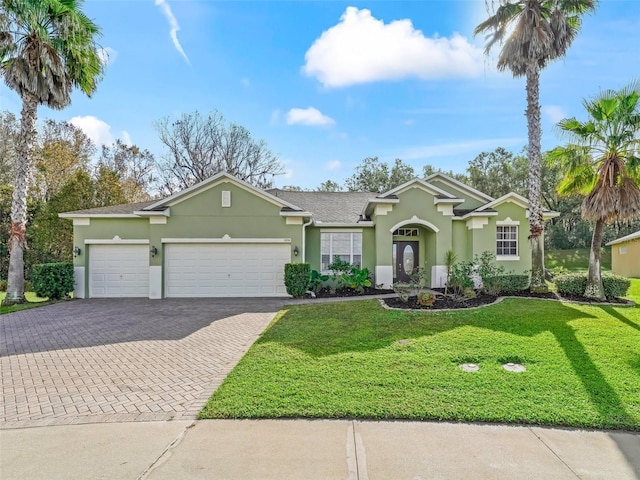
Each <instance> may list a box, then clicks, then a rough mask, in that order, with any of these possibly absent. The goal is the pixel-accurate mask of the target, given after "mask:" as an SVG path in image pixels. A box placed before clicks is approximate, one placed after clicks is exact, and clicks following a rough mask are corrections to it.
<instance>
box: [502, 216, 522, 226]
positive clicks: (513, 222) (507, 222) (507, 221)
mask: <svg viewBox="0 0 640 480" xmlns="http://www.w3.org/2000/svg"><path fill="white" fill-rule="evenodd" d="M496 225H499V226H505V225H507V226H511V225H520V221H519V220H512V219H511V217H507V218H505V219H504V220H496Z"/></svg>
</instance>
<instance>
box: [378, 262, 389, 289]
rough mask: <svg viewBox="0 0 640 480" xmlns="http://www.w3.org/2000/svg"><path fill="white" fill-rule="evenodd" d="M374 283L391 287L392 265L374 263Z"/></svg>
mask: <svg viewBox="0 0 640 480" xmlns="http://www.w3.org/2000/svg"><path fill="white" fill-rule="evenodd" d="M375 270H376V278H375V284H376V285H380V284H382V288H391V287H392V285H393V267H392V266H391V265H376V269H375Z"/></svg>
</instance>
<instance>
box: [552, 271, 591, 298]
mask: <svg viewBox="0 0 640 480" xmlns="http://www.w3.org/2000/svg"><path fill="white" fill-rule="evenodd" d="M553 283H555V284H556V289H557V290H558V293H559V294H561V295H575V296H577V297H582V296H584V291H585V289H586V288H587V274H586V273H565V274H564V275H558V276H557V277H555V278H554V279H553Z"/></svg>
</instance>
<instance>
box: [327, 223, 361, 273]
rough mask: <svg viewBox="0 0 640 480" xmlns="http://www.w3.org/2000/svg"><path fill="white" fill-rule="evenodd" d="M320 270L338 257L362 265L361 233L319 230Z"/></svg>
mask: <svg viewBox="0 0 640 480" xmlns="http://www.w3.org/2000/svg"><path fill="white" fill-rule="evenodd" d="M320 244H321V245H320V248H321V251H322V267H321V268H322V271H323V272H327V271H328V270H329V265H330V264H331V263H333V262H334V261H335V260H337V259H340V260H344V261H345V262H349V263H351V264H353V265H358V266H361V265H362V233H355V232H353V233H351V232H350V233H338V232H321V233H320Z"/></svg>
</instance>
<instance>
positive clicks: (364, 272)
mask: <svg viewBox="0 0 640 480" xmlns="http://www.w3.org/2000/svg"><path fill="white" fill-rule="evenodd" d="M370 275H371V274H370V273H369V269H368V268H366V267H365V268H360V267H359V266H358V265H351V266H350V268H349V270H348V271H347V272H346V273H343V274H342V281H343V282H344V284H345V285H347V287H349V288H351V289H352V290H355V291H356V292H358V293H362V292H364V289H365V287H367V288H368V287H370V286H371V280H370V279H369V277H370Z"/></svg>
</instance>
